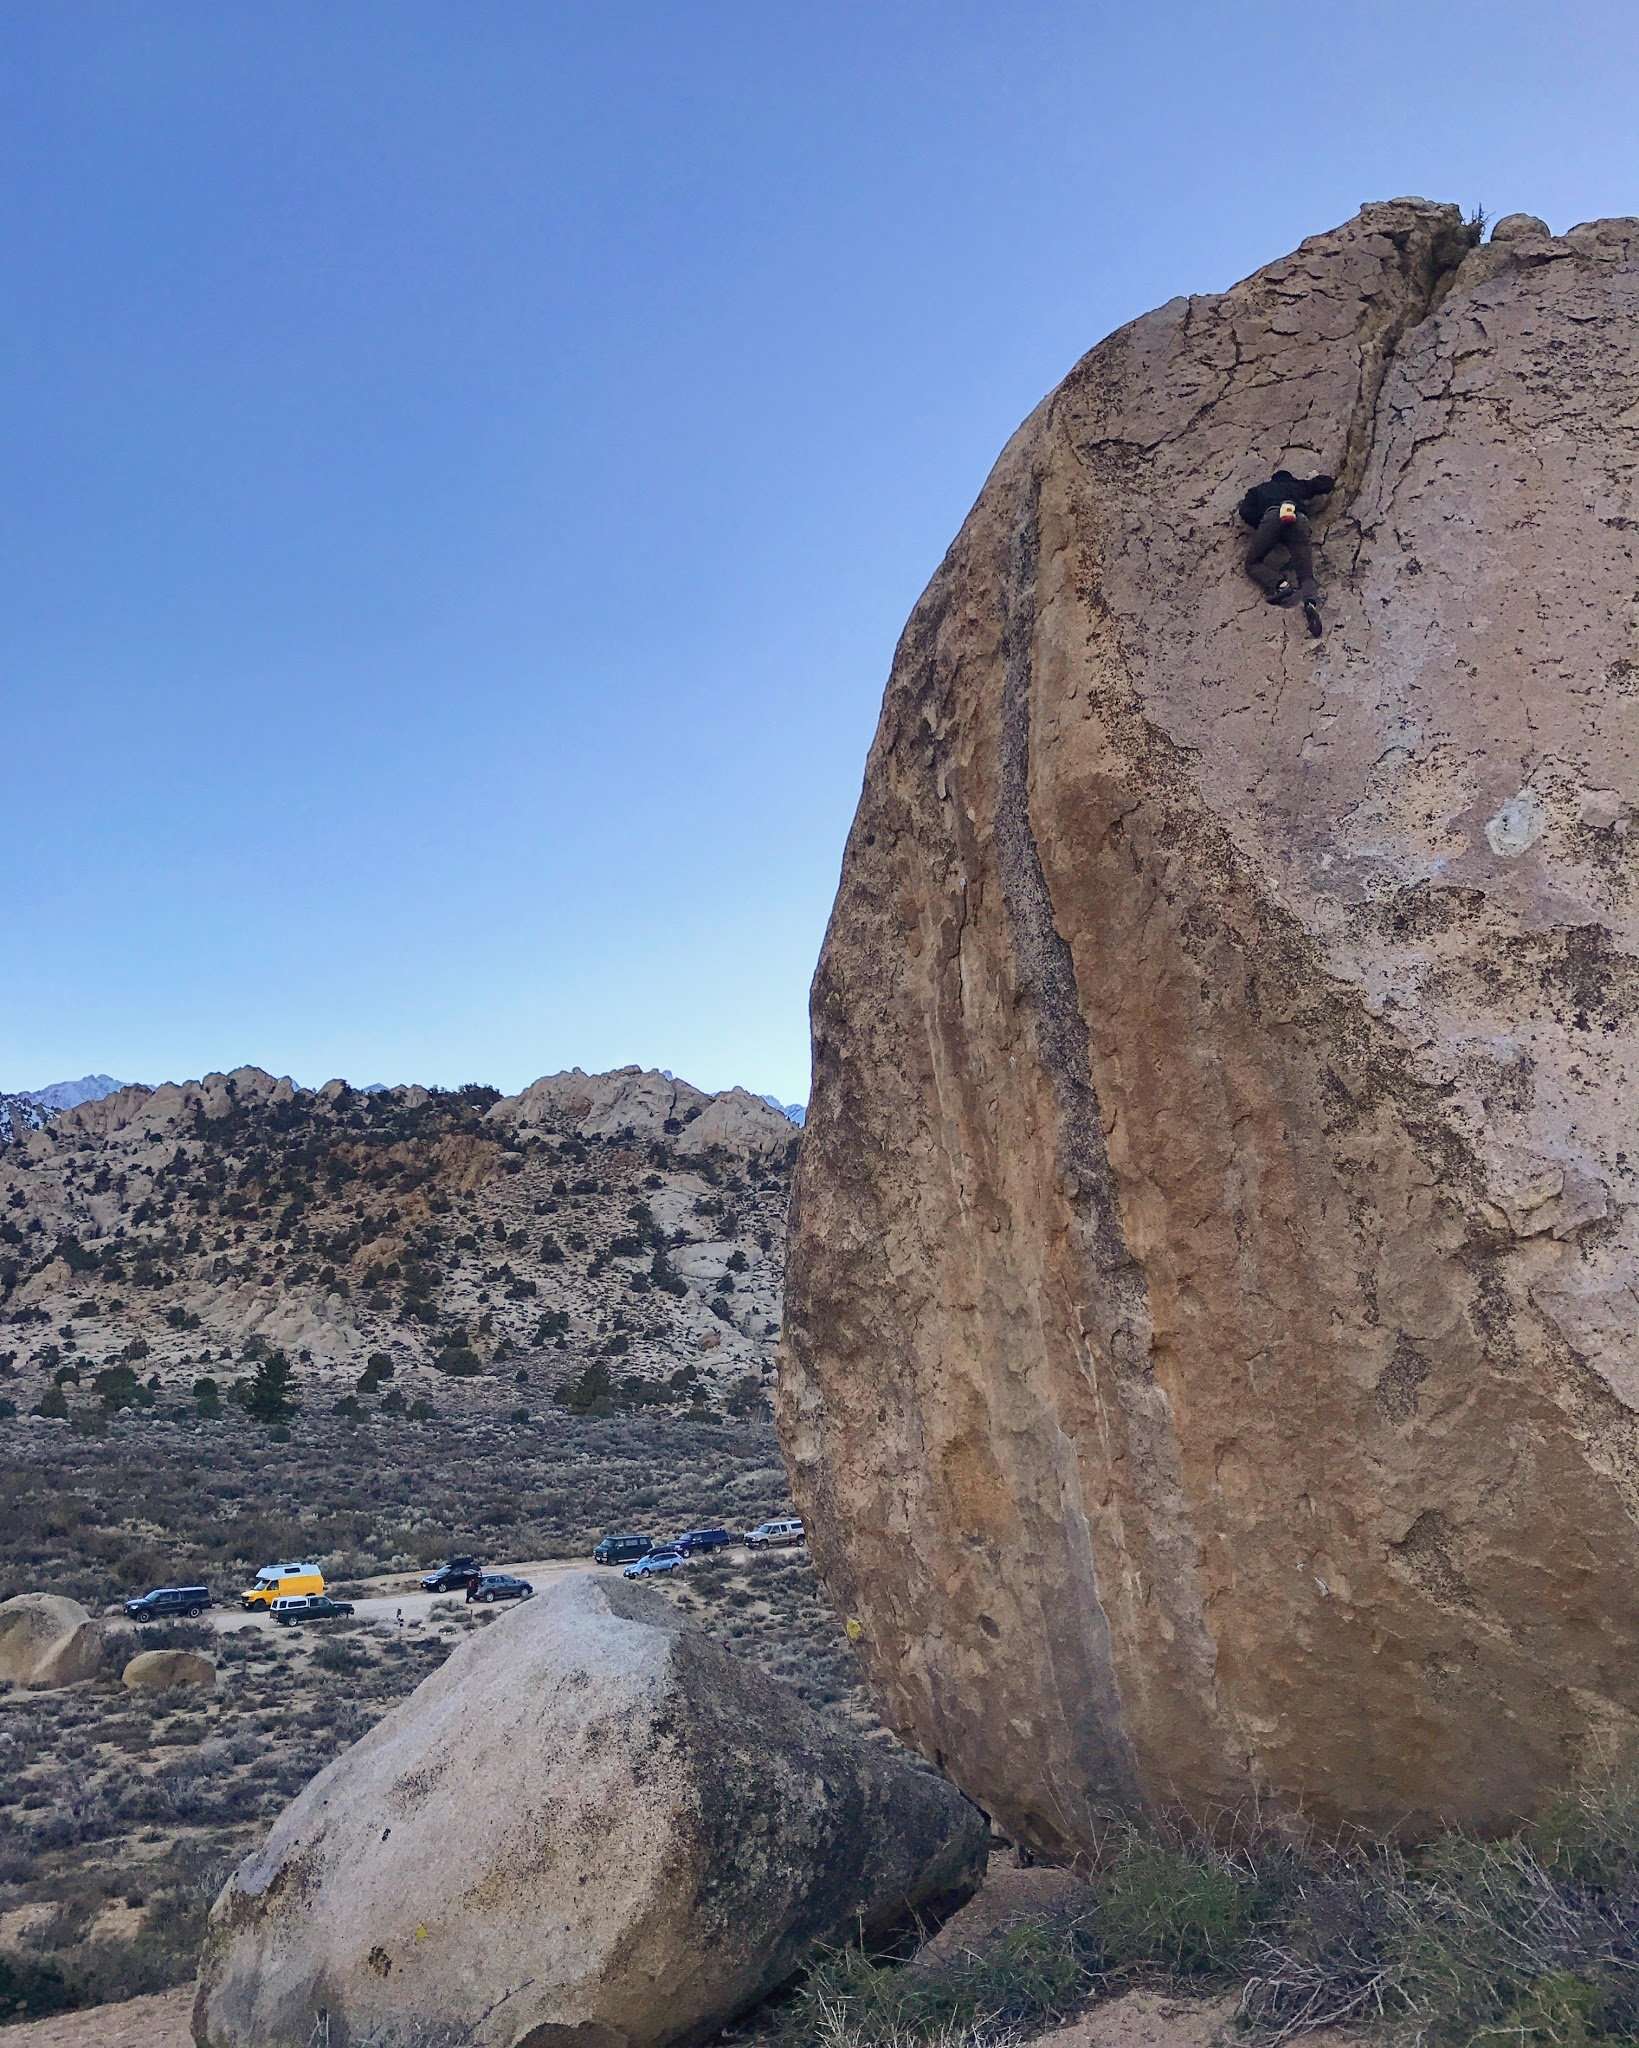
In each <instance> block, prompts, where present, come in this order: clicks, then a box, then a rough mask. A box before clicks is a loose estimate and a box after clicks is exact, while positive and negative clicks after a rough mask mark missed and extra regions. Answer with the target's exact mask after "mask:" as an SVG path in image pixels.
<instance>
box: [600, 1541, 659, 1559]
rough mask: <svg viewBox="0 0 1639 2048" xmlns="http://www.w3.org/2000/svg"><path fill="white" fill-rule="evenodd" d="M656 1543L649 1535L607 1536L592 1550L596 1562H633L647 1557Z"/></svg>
mask: <svg viewBox="0 0 1639 2048" xmlns="http://www.w3.org/2000/svg"><path fill="white" fill-rule="evenodd" d="M653 1548H654V1545H653V1543H651V1542H650V1540H649V1538H648V1537H647V1536H605V1537H604V1539H603V1541H602V1542H601V1543H600V1544H599V1545H598V1547H597V1549H596V1550H594V1551H593V1552H592V1562H593V1563H594V1564H631V1563H632V1562H633V1561H634V1560H635V1559H637V1558H640V1557H647V1556H648V1554H649V1552H650V1551H651V1550H653Z"/></svg>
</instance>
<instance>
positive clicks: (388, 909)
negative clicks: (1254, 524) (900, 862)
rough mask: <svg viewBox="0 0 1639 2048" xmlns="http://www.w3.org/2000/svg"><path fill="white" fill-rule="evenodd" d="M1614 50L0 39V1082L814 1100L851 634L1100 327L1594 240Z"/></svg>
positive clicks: (242, 23) (128, 27)
mask: <svg viewBox="0 0 1639 2048" xmlns="http://www.w3.org/2000/svg"><path fill="white" fill-rule="evenodd" d="M1636 65H1639V10H1635V9H1634V8H1633V7H1631V5H1626V4H1623V5H1617V4H1610V5H1583V6H1577V5H1571V6H1568V7H1566V6H1559V7H1553V8H1548V7H1541V6H1531V7H1525V6H1522V5H1519V4H1516V0H1502V4H1497V5H1490V6H1480V5H1455V6H1454V5H1442V4H1439V0H1433V4H1424V5H1416V6H1411V5H1404V4H1395V0H1391V4H1387V5H1343V6H1338V5H1330V4H1322V5H1307V6H1304V5H1297V6H1283V5H1226V4H1223V0H1215V4H1210V5H1199V6H1197V5H1192V4H1179V0H1163V4H1160V5H1151V6H1146V7H1120V8H1118V7H1108V6H1092V5H1072V4H1057V5H1043V4H1028V0H1025V4H1018V0H1013V4H1008V5H1005V6H1004V5H1001V4H998V0H983V4H978V0H916V4H901V0H824V4H820V0H812V4H808V0H804V4H782V0H743V4H741V0H736V4H712V0H669V4H664V5H662V4H639V0H628V4H622V0H587V4H580V0H574V4H554V0H482V4H478V5H461V4H457V0H439V4H436V5H430V4H422V0H341V4H339V5H338V4H335V0H324V4H322V5H321V4H316V0H279V4H277V5H274V6H266V7H258V6H250V5H229V6H222V5H219V4H216V0H189V4H181V0H62V4H58V5H55V6H42V7H29V6H26V5H23V4H21V0H17V4H14V5H12V6H10V7H8V8H6V9H5V10H4V13H3V16H0V93H3V104H0V229H3V237H4V244H3V246H4V267H3V275H4V287H3V290H0V349H3V374H0V408H3V411H4V415H5V418H4V433H5V451H6V463H5V473H6V479H7V490H6V503H5V508H4V511H3V514H0V520H3V530H0V600H3V601H0V660H3V667H0V694H3V701H4V710H3V723H0V764H3V765H0V885H3V903H4V920H5V930H4V937H3V941H0V1087H36V1086H39V1085H41V1084H43V1083H45V1082H47V1081H51V1080H55V1079H58V1078H60V1077H64V1076H70V1075H76V1074H79V1073H81V1072H83V1071H84V1070H86V1069H88V1068H103V1069H107V1070H108V1071H110V1072H113V1073H116V1074H119V1075H122V1076H126V1077H131V1078H136V1079H144V1080H160V1079H164V1078H168V1077H179V1076H182V1075H189V1074H197V1073H200V1072H202V1071H204V1070H205V1069H207V1068H209V1067H213V1066H219V1067H225V1066H229V1065H233V1064H237V1063H239V1062H241V1061H254V1062H256V1063H258V1064H260V1065H263V1066H267V1067H270V1068H273V1069H274V1070H275V1071H279V1072H290V1073H293V1074H294V1075H295V1076H296V1077H297V1079H298V1080H305V1081H308V1082H318V1081H322V1080H324V1079H325V1078H326V1077H327V1076H329V1075H330V1074H332V1073H341V1074H345V1075H347V1076H349V1077H350V1078H352V1079H354V1080H356V1081H365V1080H376V1079H381V1080H387V1081H396V1080H401V1079H414V1080H421V1081H425V1082H435V1081H436V1082H445V1083H457V1082H461V1081H465V1080H468V1079H482V1080H492V1081H494V1082H496V1083H498V1084H500V1085H502V1086H505V1087H516V1086H518V1085H520V1084H521V1083H523V1082H525V1081H527V1080H528V1079H530V1078H532V1077H533V1076H534V1075H536V1074H537V1073H541V1072H544V1071H547V1070H550V1069H552V1068H555V1067H559V1066H565V1065H570V1064H575V1063H579V1064H580V1065H582V1066H586V1067H601V1066H608V1065H613V1064H618V1063H620V1062H623V1061H626V1060H639V1061H642V1062H643V1063H645V1064H654V1065H662V1066H669V1067H672V1068H675V1069H677V1070H678V1071H680V1072H682V1073H684V1074H686V1075H688V1076H689V1077H690V1078H692V1079H694V1080H696V1081H698V1082H700V1083H701V1084H703V1085H706V1086H712V1087H717V1086H723V1085H726V1084H728V1083H729V1082H731V1081H743V1082H745V1083H747V1084H749V1085H751V1086H753V1087H757V1088H766V1089H772V1090H775V1091H777V1092H779V1093H781V1094H783V1095H785V1096H788V1097H794V1096H800V1095H802V1094H804V1093H805V1092H806V1088H807V1033H806V1020H805V999H806V991H807V983H808V979H809V975H810V972H811V970H812V967H813V962H814V957H815V954H816V951H817V948H818V945H819V940H820V935H821V931H822V928H823V924H824V920H825V917H826V914H827V911H828V910H829V907H830V901H831V896H832V892H833V890H834V887H835V883H836V874H837V864H838V858H839V855H840V851H841V846H842V841H843V836H844V833H845V831H846V829H847V824H848V820H849V817H850V815H851V813H852V809H853V805H854V802H855V798H856V796H857V793H858V787H859V777H860V771H861V768H862V765H863V762H864V757H865V751H866V748H867V745H868V743H869V739H870V735H871V730H872V727H873V723H874V720H875V716H876V709H877V704H878V701H879V698H880V694H881V688H882V683H883V679H884V676H885V674H886V672H887V667H888V662H889V658H890V655H891V652H892V648H893V643H894V639H895V637H896V635H897V633H898V630H899V627H900V626H901V624H902V623H903V620H904V617H905V614H906V612H907V611H908V609H909V607H910V606H911V604H912V603H913V601H914V599H915V597H916V595H917V592H918V590H919V589H920V588H921V586H922V584H923V583H924V582H925V581H926V579H927V577H928V575H929V574H930V572H931V571H932V569H933V568H934V566H935V564H936V563H937V561H938V559H939V556H940V554H941V553H942V551H943V549H944V547H945V546H946V544H947V542H948V541H949V539H950V537H951V535H952V534H953V533H954V531H955V529H956V527H957V525H958V524H959V522H960V520H961V518H962V516H963V514H964V512H965V511H966V509H967V507H968V505H969V503H970V502H971V500H972V498H973V497H974V495H975V493H976V492H977V490H978V488H979V486H980V484H981V483H982V481H983V479H984V475H985V472H986V470H987V468H988V467H989V464H990V462H991V461H992V460H993V458H994V456H995V455H996V453H997V451H998V450H999V448H1000V446H1001V444H1002V442H1003V440H1004V439H1005V438H1006V436H1007V435H1008V433H1009V432H1010V431H1011V430H1012V428H1013V427H1014V426H1015V425H1016V424H1017V422H1018V421H1019V419H1020V418H1021V417H1022V416H1023V415H1024V414H1025V413H1026V412H1027V411H1028V410H1029V409H1030V408H1031V406H1032V405H1034V403H1035V402H1036V400H1037V399H1038V398H1039V397H1040V396H1041V395H1042V393H1043V392H1044V391H1046V390H1047V389H1048V388H1049V387H1050V386H1051V385H1052V384H1053V383H1054V382H1055V381H1056V380H1057V379H1058V378H1059V377H1060V376H1061V375H1062V374H1063V372H1064V371H1065V369H1066V368H1067V367H1068V366H1069V365H1070V363H1071V362H1072V361H1073V360H1074V359H1075V358H1076V357H1077V356H1078V355H1079V354H1080V353H1081V352H1082V351H1083V350H1084V349H1085V348H1087V347H1089V346H1090V345H1091V344H1092V343H1093V342H1094V341H1096V340H1097V339H1098V338H1099V337H1100V336H1101V335H1103V334H1104V333H1106V332H1107V331H1108V330H1109V329H1110V328H1112V327H1113V326H1116V325H1117V324H1119V323H1120V322H1121V321H1123V320H1125V319H1128V318H1129V317H1131V316H1132V315H1134V314H1136V313H1139V312H1141V311H1143V310H1145V309H1146V308H1147V307H1149V306H1152V305H1154V304H1157V303H1159V302H1160V301H1162V300H1164V299H1167V298H1169V297H1171V296H1172V295H1173V294H1174V293H1178V292H1185V291H1211V290H1216V289H1220V288H1222V287H1223V286H1225V285H1227V284H1229V283H1231V282H1232V281H1233V280H1234V279H1236V278H1237V277H1240V276H1242V275H1244V274H1245V273H1246V272H1247V271H1249V270H1251V269H1253V268H1255V267H1256V266H1257V265H1258V264H1259V263H1261V262H1263V261H1265V260H1267V259H1268V258H1270V257H1273V256H1275V255H1278V254H1280V253H1282V252H1283V251H1285V250H1286V249H1288V248H1290V247H1291V246H1292V245H1293V244H1294V243H1296V242H1297V241H1298V240H1299V239H1300V238H1301V237H1302V236H1303V235H1305V234H1307V233H1310V232H1313V231H1315V230H1318V229H1322V228H1325V227H1329V226H1331V225H1333V224H1334V223H1336V222H1337V221H1339V220H1341V219H1343V218H1345V217H1346V216H1347V215H1348V214H1350V213H1352V212H1353V211H1354V209H1355V207H1356V206H1357V205H1358V204H1359V203H1360V202H1361V201H1362V200H1365V199H1370V198H1384V197H1389V196H1392V195H1394V194H1396V193H1400V192H1421V193H1425V194H1427V195H1429V196H1430V197H1434V198H1449V199H1455V200H1458V201H1460V202H1462V203H1464V204H1465V205H1474V204H1479V203H1483V204H1484V206H1485V207H1486V208H1487V209H1488V211H1489V212H1490V213H1492V214H1493V215H1496V214H1500V213H1504V212H1509V211H1513V210H1521V209H1523V210H1528V211H1531V212H1537V213H1541V214H1543V215H1545V216H1546V217H1547V218H1548V220H1549V222H1550V224H1551V225H1552V226H1554V227H1556V228H1564V227H1568V226H1570V225H1571V224H1572V223H1573V222H1575V221H1577V220H1580V219H1585V218H1588V217H1591V216H1593V215H1597V214H1609V213H1623V212H1639V145H1636V142H1635V135H1636V132H1639V124H1636V122H1635V118H1634V87H1635V76H1636Z"/></svg>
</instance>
